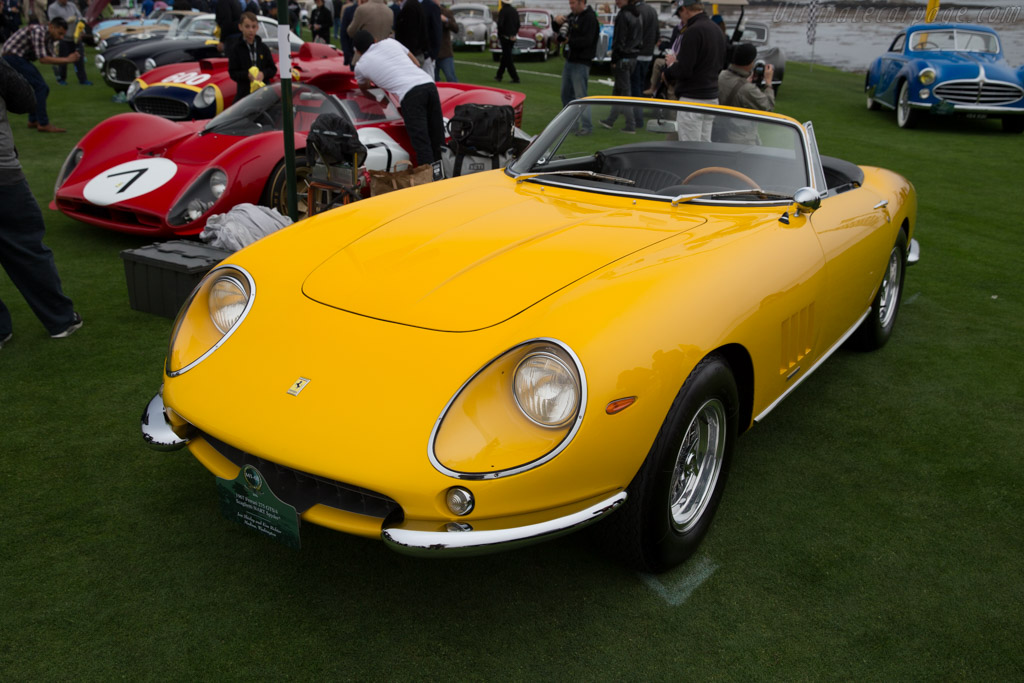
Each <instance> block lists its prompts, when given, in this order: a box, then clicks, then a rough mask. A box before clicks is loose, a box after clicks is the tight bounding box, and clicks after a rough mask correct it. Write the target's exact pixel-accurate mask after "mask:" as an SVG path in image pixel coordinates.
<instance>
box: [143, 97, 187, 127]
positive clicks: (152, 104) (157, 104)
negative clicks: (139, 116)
mask: <svg viewBox="0 0 1024 683" xmlns="http://www.w3.org/2000/svg"><path fill="white" fill-rule="evenodd" d="M135 109H136V111H140V112H142V113H143V114H155V115H156V116H162V117H163V118H165V119H171V120H172V121H184V120H185V119H187V118H189V108H188V104H186V103H185V102H182V101H181V100H176V99H173V98H171V97H147V96H145V95H144V94H140V95H138V96H137V97H136V98H135Z"/></svg>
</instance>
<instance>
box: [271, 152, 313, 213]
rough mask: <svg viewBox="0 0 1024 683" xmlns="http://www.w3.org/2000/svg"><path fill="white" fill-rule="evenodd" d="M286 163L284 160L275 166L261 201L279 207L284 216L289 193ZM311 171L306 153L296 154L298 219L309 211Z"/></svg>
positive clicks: (296, 208)
mask: <svg viewBox="0 0 1024 683" xmlns="http://www.w3.org/2000/svg"><path fill="white" fill-rule="evenodd" d="M285 171H286V169H285V163H284V161H283V160H282V161H281V163H279V164H278V165H277V166H275V167H274V170H273V172H271V174H270V179H269V180H267V186H266V188H265V189H264V190H263V199H262V200H261V203H262V204H263V205H264V206H269V207H270V208H272V209H277V210H278V211H279V212H280V213H281V215H282V216H287V215H288V194H287V185H286V177H287V174H286V173H285ZM310 171H311V168H310V165H309V159H308V158H307V157H306V154H305V153H304V152H303V153H299V154H296V155H295V210H296V212H297V214H298V216H297V220H301V219H303V218H305V217H306V216H307V215H308V213H309V206H308V205H307V201H308V199H309V173H310Z"/></svg>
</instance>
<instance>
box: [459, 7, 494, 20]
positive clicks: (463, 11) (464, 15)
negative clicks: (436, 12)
mask: <svg viewBox="0 0 1024 683" xmlns="http://www.w3.org/2000/svg"><path fill="white" fill-rule="evenodd" d="M451 10H452V14H454V15H455V16H456V17H458V18H459V19H469V18H471V17H472V18H479V19H483V18H484V17H485V16H486V15H485V14H484V9H483V8H482V7H458V6H454V7H452V8H451Z"/></svg>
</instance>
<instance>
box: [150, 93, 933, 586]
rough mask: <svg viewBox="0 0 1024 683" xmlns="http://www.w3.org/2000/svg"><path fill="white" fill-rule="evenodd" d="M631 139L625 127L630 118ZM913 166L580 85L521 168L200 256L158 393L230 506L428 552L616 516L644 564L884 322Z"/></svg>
mask: <svg viewBox="0 0 1024 683" xmlns="http://www.w3.org/2000/svg"><path fill="white" fill-rule="evenodd" d="M631 109H632V110H634V113H636V114H640V115H642V116H643V118H644V121H645V124H646V125H644V126H642V127H640V128H639V129H638V130H636V131H635V132H634V131H632V130H630V131H624V130H620V129H617V128H611V129H608V128H606V127H604V126H601V125H598V126H596V127H595V125H594V124H597V123H599V122H605V123H610V122H613V121H615V120H616V118H617V117H618V115H620V114H623V115H625V114H628V113H629V110H631ZM915 221H916V195H915V191H914V188H913V186H912V185H911V184H910V183H909V182H908V181H907V180H906V179H904V178H902V177H901V176H899V175H896V174H895V173H892V172H889V171H886V170H883V169H880V168H872V167H864V166H856V165H854V164H852V163H849V162H846V161H842V160H840V159H833V158H829V157H824V156H821V155H819V153H818V149H817V144H816V142H815V138H814V133H813V128H812V126H811V125H810V124H809V123H808V124H803V125H801V124H800V123H798V122H797V121H794V120H792V119H790V118H787V117H785V116H779V115H775V114H770V113H764V112H753V111H745V110H739V109H730V108H726V107H714V106H701V105H687V104H683V103H678V102H664V101H658V100H633V99H628V98H588V99H585V100H579V101H576V102H574V103H572V104H570V105H569V106H567V107H566V108H565V109H563V110H562V112H561V113H560V114H558V116H557V117H556V118H555V119H554V120H553V121H552V122H551V124H550V125H549V126H548V127H547V128H546V129H545V130H544V131H543V132H542V133H541V134H540V135H538V136H537V137H536V138H535V139H534V140H533V142H532V143H531V145H530V146H529V147H528V148H527V149H526V150H525V152H523V153H522V154H521V155H520V156H519V158H518V159H517V160H516V161H514V162H513V163H512V164H511V165H509V166H508V168H505V169H499V170H495V171H489V172H484V173H479V174H475V175H470V176H466V177H461V178H455V179H450V180H444V181H441V182H437V183H433V184H429V185H425V186H421V187H414V188H411V189H408V190H402V191H400V192H395V193H391V194H387V195H382V196H380V197H376V198H373V199H368V200H365V201H359V202H356V203H353V204H351V205H348V206H345V207H342V208H339V209H337V210H334V211H331V212H328V213H324V214H321V215H317V216H315V217H313V218H310V219H308V220H305V221H302V222H300V223H298V224H296V225H294V226H292V227H289V228H286V229H285V230H282V231H281V232H278V233H275V234H273V235H271V236H270V237H267V238H264V239H263V240H261V241H259V242H257V243H255V244H253V245H252V246H250V247H248V248H246V249H244V250H243V251H240V252H238V253H236V254H234V255H233V256H231V257H230V258H229V259H228V260H227V261H225V262H223V263H222V264H221V265H219V266H218V267H217V268H215V269H214V270H212V271H211V272H210V273H209V274H208V275H207V276H206V278H205V279H204V280H203V281H202V282H201V283H200V285H199V286H198V287H197V288H196V289H195V291H194V292H193V293H192V295H191V297H190V299H189V300H188V301H187V302H186V304H185V305H184V307H183V308H182V309H181V312H180V313H179V315H178V318H177V320H176V321H175V323H174V328H173V333H172V336H171V340H170V346H169V349H168V352H167V360H166V365H165V368H164V378H163V386H162V388H161V390H160V391H159V392H158V393H157V394H156V395H155V396H154V397H153V399H152V400H151V401H150V403H149V405H148V406H147V408H146V410H145V412H144V415H143V425H142V430H143V435H144V437H145V439H146V441H147V442H148V443H149V444H150V445H152V446H153V447H155V448H158V449H165V450H170V449H175V448H179V447H181V446H185V445H187V446H188V448H189V450H190V451H191V452H192V454H193V455H194V456H195V457H196V458H198V459H199V461H200V462H201V463H202V464H203V465H204V466H205V467H206V468H207V469H209V470H210V472H212V473H213V474H214V475H215V476H216V484H217V490H218V492H219V493H218V495H219V497H220V503H221V508H222V510H223V512H224V514H225V515H226V516H227V517H228V518H230V519H233V520H236V521H238V522H240V523H242V524H245V525H246V526H248V527H251V528H252V529H253V530H255V531H257V532H259V533H263V534H266V535H268V536H271V537H274V538H276V539H278V540H280V541H282V542H284V543H287V544H289V545H292V546H298V545H299V539H300V533H301V528H302V525H303V524H304V523H312V524H318V525H322V526H326V527H330V528H332V529H337V530H339V531H343V532H346V533H350V534H358V535H360V536H366V537H372V538H379V539H382V540H383V542H384V543H386V544H387V545H388V546H389V547H391V548H393V549H394V550H396V551H399V552H403V553H410V554H417V555H424V556H449V555H464V554H472V553H482V552H490V551H497V550H502V549H506V548H512V547H516V546H518V545H522V544H526V543H531V542H536V541H542V540H546V539H550V538H554V537H557V536H559V535H561V534H565V533H568V532H571V531H573V530H576V529H579V528H581V527H584V526H586V525H588V524H591V523H593V522H596V521H598V520H603V518H605V517H607V520H606V521H603V522H602V524H603V525H604V526H605V527H606V529H605V530H604V532H605V533H607V534H609V535H611V537H612V538H614V539H616V540H615V543H614V544H613V545H615V546H617V547H618V548H619V549H620V550H621V551H622V552H623V554H624V555H625V557H626V559H627V560H628V561H629V562H630V563H631V564H633V565H634V566H636V567H639V568H641V569H642V570H645V571H653V572H657V571H664V570H666V569H668V568H670V567H672V566H674V565H676V564H678V563H680V562H682V561H683V560H685V559H686V558H687V557H688V556H689V555H691V554H692V553H693V552H694V550H695V549H696V548H697V546H698V544H699V542H700V540H701V538H702V537H703V536H704V534H705V533H706V532H707V530H708V527H709V525H710V523H711V520H712V517H713V516H714V513H715V510H716V508H717V506H718V502H719V499H720V498H721V495H722V489H723V486H724V484H725V479H726V474H727V471H728V468H729V462H730V458H731V457H732V454H733V451H734V448H735V444H736V439H737V435H738V434H740V433H741V432H744V431H746V430H747V429H748V428H750V427H751V426H753V424H754V423H755V422H758V421H760V420H763V419H764V418H765V416H767V415H768V414H769V413H770V412H771V411H772V409H773V408H774V407H775V406H776V405H778V404H779V402H780V401H781V400H782V399H783V398H785V397H786V396H787V395H788V394H789V393H790V392H792V391H794V390H795V389H796V388H797V387H798V386H799V385H800V383H801V382H803V381H804V380H806V379H807V378H808V377H809V376H810V375H811V374H812V373H813V372H814V370H815V369H816V368H817V367H818V366H819V365H821V363H823V362H824V361H825V359H827V358H828V357H829V355H830V354H832V352H834V351H835V350H836V349H837V348H838V347H839V346H840V345H842V344H852V345H856V346H857V347H860V348H864V349H873V348H878V347H880V346H882V345H883V344H885V343H886V341H887V340H888V339H889V337H890V336H891V334H892V331H893V327H894V324H895V321H896V315H897V311H898V309H899V305H900V297H901V294H902V291H903V281H904V271H905V268H906V266H907V265H908V264H909V263H913V262H914V261H916V260H917V258H918V248H917V242H916V241H915V240H914V228H915Z"/></svg>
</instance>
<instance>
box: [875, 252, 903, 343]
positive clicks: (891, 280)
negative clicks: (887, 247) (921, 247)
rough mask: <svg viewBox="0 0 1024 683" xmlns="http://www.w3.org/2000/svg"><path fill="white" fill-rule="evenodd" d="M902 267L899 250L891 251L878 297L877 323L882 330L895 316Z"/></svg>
mask: <svg viewBox="0 0 1024 683" xmlns="http://www.w3.org/2000/svg"><path fill="white" fill-rule="evenodd" d="M902 267H903V258H902V254H900V250H899V249H893V250H892V253H891V254H889V266H888V267H887V268H886V269H885V277H884V278H882V293H881V296H879V297H878V322H880V323H881V324H882V327H883V328H886V327H889V325H890V324H892V319H893V316H895V315H896V302H897V301H898V300H899V295H900V268H902Z"/></svg>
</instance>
